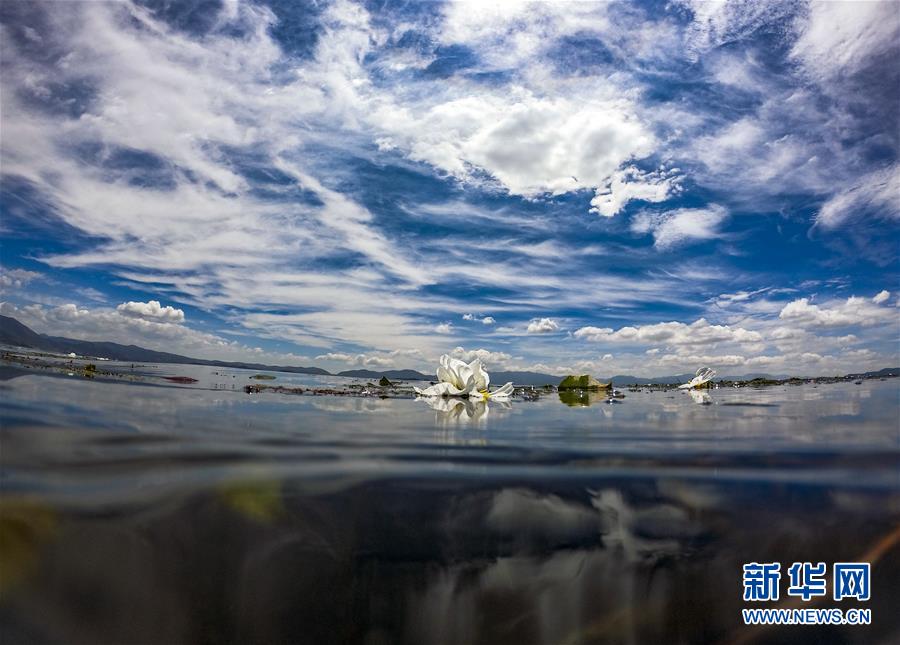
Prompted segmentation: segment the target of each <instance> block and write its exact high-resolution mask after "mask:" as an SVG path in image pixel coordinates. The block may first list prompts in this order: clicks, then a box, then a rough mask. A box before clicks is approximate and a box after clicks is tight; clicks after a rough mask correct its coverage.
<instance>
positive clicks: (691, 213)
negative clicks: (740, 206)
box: [631, 204, 728, 250]
mask: <svg viewBox="0 0 900 645" xmlns="http://www.w3.org/2000/svg"><path fill="white" fill-rule="evenodd" d="M727 217H728V211H727V210H725V208H724V207H723V206H719V205H717V204H710V205H709V206H706V207H704V208H679V209H677V210H673V211H667V212H664V213H650V212H643V213H639V214H638V215H636V216H635V217H634V219H633V220H632V222H631V230H632V231H633V232H635V233H651V234H652V235H653V240H654V242H653V245H654V246H655V247H656V248H658V249H660V250H668V249H671V248H674V247H677V246H683V245H685V244H690V243H691V242H694V241H698V240H711V239H714V238H717V237H721V234H720V233H719V225H720V224H721V223H722V222H723V221H724V220H725V219H726V218H727Z"/></svg>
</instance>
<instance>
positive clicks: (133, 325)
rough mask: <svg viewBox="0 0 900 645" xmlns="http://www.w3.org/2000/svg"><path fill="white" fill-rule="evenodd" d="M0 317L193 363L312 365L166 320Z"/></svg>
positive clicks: (87, 315)
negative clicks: (172, 355)
mask: <svg viewBox="0 0 900 645" xmlns="http://www.w3.org/2000/svg"><path fill="white" fill-rule="evenodd" d="M0 313H2V314H3V315H4V316H11V317H13V318H15V319H16V320H18V321H20V322H21V323H23V324H25V325H27V326H28V327H30V328H32V329H34V330H35V331H37V332H39V333H46V334H50V335H52V336H65V337H68V338H77V339H81V340H92V341H111V342H115V343H121V344H124V345H139V346H141V347H146V348H148V349H153V350H157V351H163V352H171V353H175V354H182V355H185V356H190V357H193V358H208V359H219V360H236V361H251V360H252V361H260V360H269V361H272V362H278V363H280V364H294V365H296V364H298V362H300V361H305V360H308V359H307V358H306V357H304V356H297V355H295V354H283V353H271V352H266V351H264V350H262V349H260V348H258V347H250V346H247V345H243V344H241V343H238V342H235V341H231V340H226V339H224V338H222V337H220V336H216V335H215V334H210V333H207V332H203V331H199V330H196V329H192V328H190V327H187V326H186V325H183V324H180V323H175V322H169V321H167V320H164V319H159V318H156V319H146V318H142V317H134V316H132V315H127V314H123V313H121V312H119V311H117V310H116V309H108V308H97V309H89V308H86V307H79V306H78V305H75V304H71V303H69V304H64V305H58V306H53V307H47V306H43V305H40V304H29V305H23V306H17V305H15V304H13V303H10V302H2V303H0Z"/></svg>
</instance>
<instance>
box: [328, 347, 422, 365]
mask: <svg viewBox="0 0 900 645" xmlns="http://www.w3.org/2000/svg"><path fill="white" fill-rule="evenodd" d="M423 358H424V357H423V355H422V352H421V351H420V350H418V349H395V350H393V351H390V352H368V353H366V352H363V353H359V354H348V353H344V352H328V353H325V354H319V355H318V356H316V360H317V361H335V362H338V363H348V364H350V365H357V366H360V367H375V368H385V367H389V368H408V367H409V363H411V362H415V363H421V362H422V360H423Z"/></svg>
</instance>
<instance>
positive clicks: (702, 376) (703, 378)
mask: <svg viewBox="0 0 900 645" xmlns="http://www.w3.org/2000/svg"><path fill="white" fill-rule="evenodd" d="M696 374H697V375H696V376H695V377H694V378H692V379H691V380H690V381H688V382H687V383H685V384H684V385H679V386H678V388H679V389H681V390H688V389H690V388H692V387H700V386H701V385H703V384H704V383H707V382H708V381H711V380H712V379H713V377H714V376H715V375H716V370H714V369H712V368H709V367H701V368H700V369H698V370H697V372H696Z"/></svg>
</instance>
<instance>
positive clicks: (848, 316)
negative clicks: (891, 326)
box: [778, 292, 897, 327]
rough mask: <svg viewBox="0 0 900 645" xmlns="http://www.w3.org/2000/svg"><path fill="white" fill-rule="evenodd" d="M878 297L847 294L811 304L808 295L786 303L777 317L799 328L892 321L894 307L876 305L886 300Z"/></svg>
mask: <svg viewBox="0 0 900 645" xmlns="http://www.w3.org/2000/svg"><path fill="white" fill-rule="evenodd" d="M883 293H884V292H883ZM879 296H881V294H880V293H879V294H878V295H876V296H875V297H874V298H872V299H868V298H859V297H855V296H851V297H850V298H847V300H846V301H843V302H840V301H835V302H830V303H826V304H823V305H821V306H819V305H815V304H812V303H811V302H810V301H809V298H800V299H798V300H793V301H792V302H789V303H788V304H786V305H785V306H784V308H783V309H782V310H781V313H780V314H778V317H779V318H781V319H782V320H786V321H789V322H791V323H794V324H796V325H800V326H803V327H848V326H851V325H859V326H860V327H871V326H873V325H881V324H884V323H886V322H894V323H896V321H897V312H896V310H894V309H893V308H890V307H882V306H879V304H880V303H883V302H884V301H885V300H886V298H882V299H881V300H876V299H877V298H879Z"/></svg>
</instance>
